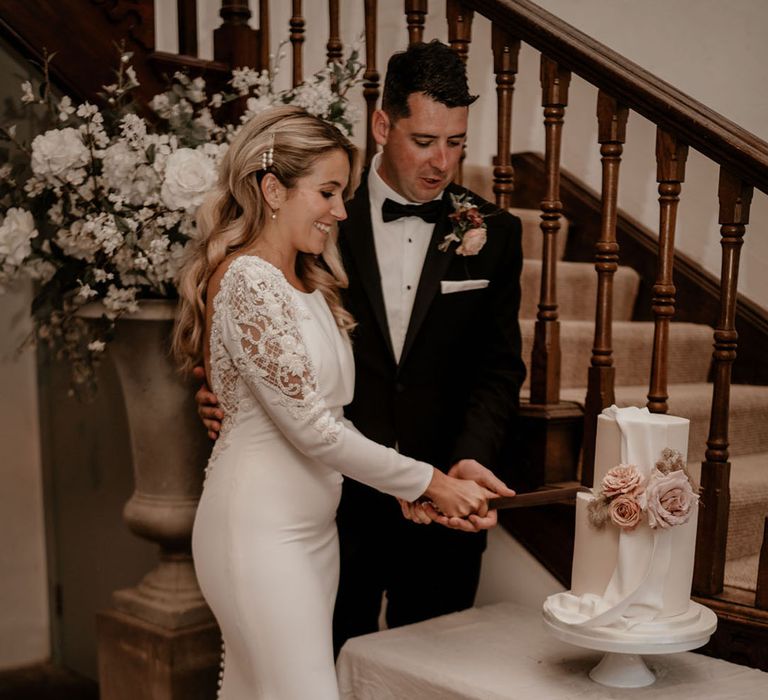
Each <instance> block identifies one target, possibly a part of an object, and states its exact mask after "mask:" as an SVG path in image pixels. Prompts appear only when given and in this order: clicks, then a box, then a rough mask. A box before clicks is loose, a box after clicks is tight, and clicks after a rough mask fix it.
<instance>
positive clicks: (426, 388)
mask: <svg viewBox="0 0 768 700" xmlns="http://www.w3.org/2000/svg"><path fill="white" fill-rule="evenodd" d="M462 192H468V191H467V190H466V189H464V188H461V187H458V186H456V185H450V186H449V187H448V188H447V189H446V191H445V193H444V194H443V211H442V213H441V216H440V220H439V221H438V223H437V224H436V225H435V229H434V232H433V234H432V240H431V242H430V244H429V248H428V250H427V255H426V258H425V261H424V266H423V268H422V273H421V279H420V281H419V286H418V289H417V293H416V298H415V301H414V305H413V311H412V313H411V319H410V324H409V326H408V330H407V333H406V338H405V344H404V347H403V351H402V354H401V359H400V361H399V362H396V361H395V357H394V353H393V350H392V344H391V340H390V335H389V330H388V326H387V318H386V312H385V308H384V298H383V294H382V290H381V282H380V275H379V266H378V262H377V260H376V252H375V247H374V240H373V229H372V224H371V216H370V204H369V199H368V185H367V178H366V177H364V178H363V181H362V184H361V185H360V187H359V188H358V190H357V191H356V193H355V196H354V198H353V199H352V200H351V201H350V202H349V204H348V207H347V212H348V218H347V220H346V221H344V222H342V225H341V227H340V231H339V247H340V250H341V254H342V258H343V262H344V266H345V268H346V270H347V273H348V275H349V288H348V289H347V290H345V294H344V301H345V304H346V306H347V308H348V309H349V311H351V313H352V314H353V315H354V317H355V319H356V321H357V322H358V326H357V328H356V329H355V330H354V331H353V333H352V343H353V348H354V355H355V371H356V378H355V394H354V399H353V401H352V403H351V404H350V405H349V406H348V407H347V409H346V415H347V416H348V418H350V419H351V420H352V422H353V423H354V424H355V426H356V427H357V428H358V429H359V430H360V431H361V432H362V433H363V434H364V435H366V436H367V437H369V438H371V439H373V440H376V441H377V442H380V443H382V444H384V445H389V446H393V447H394V446H397V448H398V449H399V450H400V452H402V453H403V454H406V455H408V456H410V457H414V458H416V459H420V460H423V461H425V462H429V463H430V464H432V465H434V466H435V467H437V468H439V469H442V470H443V471H447V470H448V469H449V468H450V467H451V466H452V465H453V464H454V463H455V462H456V461H458V460H459V459H463V458H472V459H476V460H477V461H478V462H480V463H481V464H483V465H485V466H487V467H489V468H491V469H496V468H497V467H498V466H499V464H498V460H499V455H500V451H501V449H502V445H503V444H504V441H505V437H506V435H507V433H508V432H509V429H510V427H511V425H512V423H513V421H514V417H515V415H516V411H517V407H518V401H519V390H520V386H521V384H522V382H523V380H524V378H525V366H524V365H523V362H522V361H521V358H520V328H519V324H518V318H517V316H518V310H519V307H520V271H521V267H522V249H521V228H520V220H519V219H518V218H517V217H514V216H512V215H511V214H509V213H507V212H503V211H501V210H499V209H498V208H497V207H495V206H494V205H492V204H490V203H488V202H486V201H485V200H483V199H482V198H480V197H477V196H476V195H474V194H472V193H470V194H471V196H472V198H473V200H474V201H475V202H476V203H477V204H478V205H479V207H480V211H481V212H482V213H483V214H486V215H487V216H486V219H485V222H486V225H487V228H488V237H487V242H486V244H485V245H484V247H483V248H482V249H481V251H480V252H479V253H478V254H477V255H474V256H460V255H456V254H455V252H454V251H455V248H456V244H452V245H451V247H450V249H449V250H448V251H447V252H442V251H440V250H438V245H439V244H440V242H441V241H442V240H443V237H444V236H445V235H446V234H447V233H448V232H449V231H450V230H451V221H450V219H449V218H448V215H449V214H450V213H451V212H452V211H453V207H452V205H451V203H450V198H449V196H448V195H449V193H454V194H459V193H462ZM442 280H488V282H489V284H488V286H487V287H486V288H484V289H476V290H471V291H459V292H453V293H448V294H444V293H441V284H440V282H441V281H442ZM349 491H354V492H355V493H354V498H355V500H359V501H360V502H359V505H360V507H363V508H367V507H369V506H370V502H369V501H370V500H371V499H374V500H375V497H374V496H373V495H372V494H373V491H372V489H368V488H367V487H363V486H362V485H361V484H357V483H355V482H352V481H351V480H349V479H347V480H345V498H344V500H345V501H347V503H345V504H344V505H345V506H347V507H349V506H350V505H351V504H350V503H349V502H348V501H349V500H350V496H348V494H347V493H346V492H349ZM389 500H392V499H389ZM355 509H356V508H354V507H353V510H355ZM369 515H370V513H369Z"/></svg>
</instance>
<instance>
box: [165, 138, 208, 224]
mask: <svg viewBox="0 0 768 700" xmlns="http://www.w3.org/2000/svg"><path fill="white" fill-rule="evenodd" d="M215 183H216V166H215V165H214V163H213V161H212V160H211V159H210V158H208V157H206V155H205V154H204V153H202V152H200V151H194V150H192V149H191V148H180V149H179V150H178V151H176V152H175V153H173V154H172V155H171V156H170V157H169V158H168V162H167V163H166V165H165V180H164V181H163V187H162V189H161V190H160V196H161V197H162V198H163V202H164V203H165V205H166V206H167V207H168V208H169V209H186V210H187V211H193V210H195V209H197V207H198V206H200V204H201V203H202V201H203V199H204V198H205V195H206V193H207V192H208V191H209V190H210V189H211V187H213V185H214V184H215Z"/></svg>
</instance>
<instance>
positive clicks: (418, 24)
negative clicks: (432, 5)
mask: <svg viewBox="0 0 768 700" xmlns="http://www.w3.org/2000/svg"><path fill="white" fill-rule="evenodd" d="M426 16H427V0H405V21H406V22H407V24H408V44H409V45H410V44H418V43H420V42H422V41H424V21H425V18H426Z"/></svg>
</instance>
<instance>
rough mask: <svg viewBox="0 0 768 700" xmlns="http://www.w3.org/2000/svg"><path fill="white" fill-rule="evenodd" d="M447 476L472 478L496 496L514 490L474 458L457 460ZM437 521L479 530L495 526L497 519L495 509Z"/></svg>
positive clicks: (459, 528) (469, 530)
mask: <svg viewBox="0 0 768 700" xmlns="http://www.w3.org/2000/svg"><path fill="white" fill-rule="evenodd" d="M448 476H453V477H456V478H457V479H472V480H473V481H476V482H477V483H478V484H480V486H484V487H485V488H487V489H489V490H490V491H493V492H494V493H495V494H497V495H498V496H514V495H515V492H514V491H513V490H512V489H511V488H509V487H508V486H507V485H506V484H505V483H504V482H503V481H502V480H501V479H499V477H497V476H496V475H495V474H494V473H493V472H492V471H491V470H490V469H488V468H487V467H484V466H483V465H482V464H480V462H478V461H477V460H475V459H462V460H459V461H458V462H456V464H454V465H453V466H452V467H451V468H450V469H449V470H448ZM438 522H440V524H441V525H445V526H446V527H450V528H454V529H456V530H463V531H464V532H480V531H481V530H489V529H490V528H492V527H495V526H496V524H497V522H498V519H497V516H496V511H495V510H489V511H488V514H487V515H485V516H482V517H481V516H479V515H470V516H469V517H468V518H443V519H439V520H438Z"/></svg>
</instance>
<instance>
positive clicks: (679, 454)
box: [544, 406, 716, 653]
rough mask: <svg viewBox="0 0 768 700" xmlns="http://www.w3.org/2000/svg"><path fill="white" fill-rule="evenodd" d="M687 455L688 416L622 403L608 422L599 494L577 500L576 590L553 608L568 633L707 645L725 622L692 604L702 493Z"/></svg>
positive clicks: (602, 433)
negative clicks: (689, 469) (717, 626)
mask: <svg viewBox="0 0 768 700" xmlns="http://www.w3.org/2000/svg"><path fill="white" fill-rule="evenodd" d="M687 453H688V420H687V419H685V418H678V417H675V416H668V415H661V414H654V413H649V411H648V410H647V409H645V408H644V409H639V408H635V407H630V408H617V407H616V406H612V407H610V408H607V409H605V411H603V413H602V415H600V416H599V417H598V426H597V443H596V450H595V480H594V484H595V488H594V489H593V491H592V493H580V494H578V497H577V501H576V541H575V547H574V556H573V569H572V588H571V590H570V591H567V592H565V593H558V594H556V595H553V596H550V597H549V598H548V599H547V600H546V602H545V603H544V617H545V620H546V621H547V622H548V623H549V624H550V626H552V627H555V628H556V630H558V631H560V632H562V633H564V634H561V636H563V637H564V638H566V639H568V640H569V641H573V642H574V643H577V644H580V645H581V646H589V647H591V648H595V649H604V650H606V651H613V650H619V649H620V648H621V645H622V644H624V643H626V644H627V645H628V646H632V645H633V644H634V645H637V644H638V643H640V644H641V645H642V644H646V645H648V646H649V648H650V647H652V646H655V645H662V646H663V645H664V644H669V645H670V650H675V648H678V649H682V648H685V647H687V648H693V646H696V645H698V644H697V642H698V641H699V640H703V641H701V642H700V643H702V644H703V643H705V642H706V639H707V638H708V636H709V635H710V634H711V633H712V631H713V630H714V626H715V621H716V620H715V616H714V615H713V614H712V613H711V612H710V611H709V610H707V609H706V608H704V607H702V606H701V605H698V604H696V603H694V602H692V601H691V599H690V596H691V580H692V577H693V558H694V550H695V544H696V524H697V514H698V495H697V493H696V487H695V486H694V485H693V484H692V483H691V479H690V478H689V476H688V473H687V471H686V467H685V465H686V459H687ZM569 635H570V636H569ZM585 640H586V641H585ZM691 644H693V646H691ZM638 651H640V650H639V649H638ZM641 653H645V652H641Z"/></svg>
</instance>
